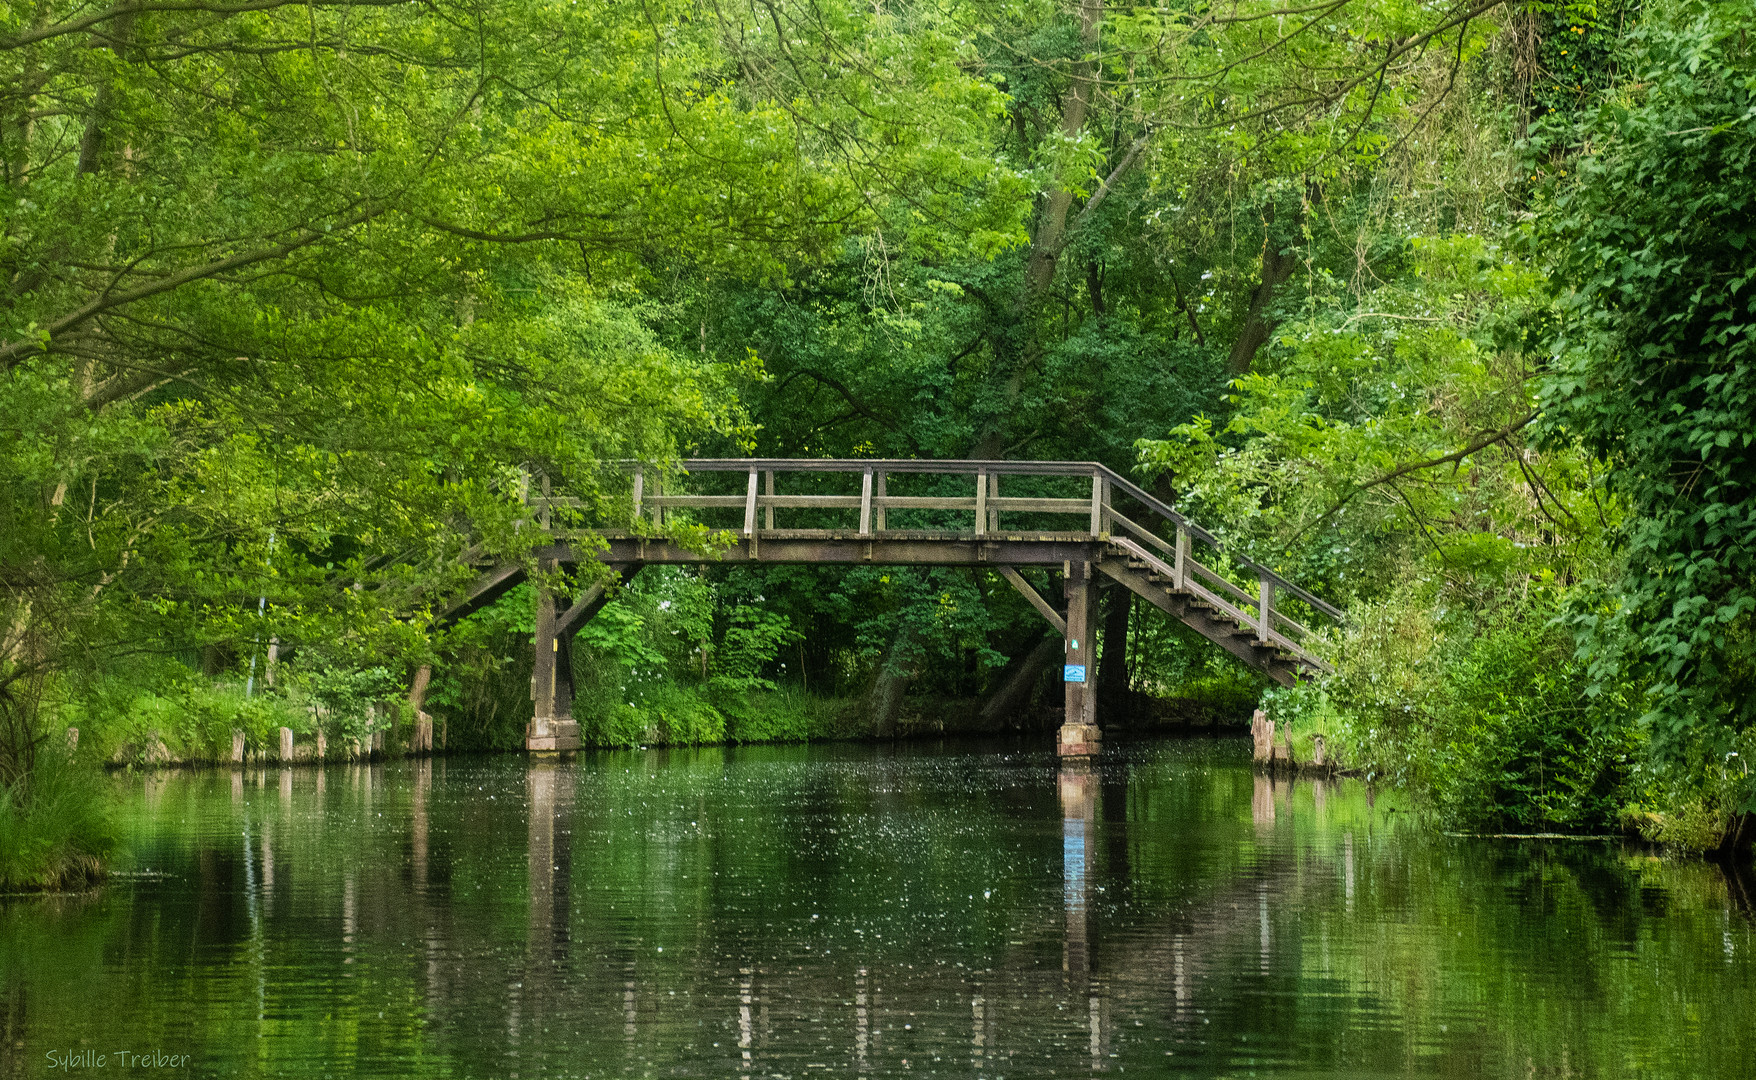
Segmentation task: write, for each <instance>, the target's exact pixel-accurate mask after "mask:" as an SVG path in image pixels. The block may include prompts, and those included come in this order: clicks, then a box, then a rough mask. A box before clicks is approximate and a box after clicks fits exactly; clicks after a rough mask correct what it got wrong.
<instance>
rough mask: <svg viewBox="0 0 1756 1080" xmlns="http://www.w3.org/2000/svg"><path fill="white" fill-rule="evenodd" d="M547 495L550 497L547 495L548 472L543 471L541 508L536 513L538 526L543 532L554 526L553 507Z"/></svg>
mask: <svg viewBox="0 0 1756 1080" xmlns="http://www.w3.org/2000/svg"><path fill="white" fill-rule="evenodd" d="M549 497H550V495H549V474H548V473H544V474H543V509H542V511H541V512H540V513H538V514H537V524H538V526H540V527H541V528H542V530H543V531H544V532H548V531H549V530H550V529H551V528H552V527H553V526H554V518H553V513H554V509H553V507H551V506H550V505H549Z"/></svg>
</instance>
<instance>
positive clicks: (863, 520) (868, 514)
mask: <svg viewBox="0 0 1756 1080" xmlns="http://www.w3.org/2000/svg"><path fill="white" fill-rule="evenodd" d="M860 535H861V536H871V535H872V470H871V469H867V470H866V471H865V472H864V473H862V474H860Z"/></svg>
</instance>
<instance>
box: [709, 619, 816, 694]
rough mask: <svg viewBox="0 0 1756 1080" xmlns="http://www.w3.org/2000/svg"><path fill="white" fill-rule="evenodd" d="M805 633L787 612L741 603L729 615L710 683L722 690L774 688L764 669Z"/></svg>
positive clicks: (742, 690)
mask: <svg viewBox="0 0 1756 1080" xmlns="http://www.w3.org/2000/svg"><path fill="white" fill-rule="evenodd" d="M803 636H804V635H803V634H800V633H799V632H798V631H797V630H794V629H793V625H792V621H791V620H789V619H788V618H787V617H786V616H785V615H777V614H774V613H773V612H769V611H764V610H763V609H762V608H759V607H753V606H751V605H748V604H739V605H738V606H737V607H734V608H733V609H732V610H731V611H730V612H729V613H728V614H727V615H726V630H725V636H724V637H723V638H722V640H721V643H720V647H719V649H718V650H716V652H715V654H714V659H713V669H714V673H713V676H712V678H711V679H709V681H708V685H709V686H711V687H712V688H713V689H714V690H716V691H719V692H721V693H734V694H736V693H748V692H749V691H751V690H773V689H774V682H773V681H772V680H770V679H765V678H763V677H762V671H763V669H764V668H765V667H767V666H768V665H771V664H773V663H774V660H775V657H777V656H778V655H780V651H781V649H782V648H783V647H785V646H787V645H790V644H792V643H794V642H796V641H798V640H799V639H800V638H802V637H803Z"/></svg>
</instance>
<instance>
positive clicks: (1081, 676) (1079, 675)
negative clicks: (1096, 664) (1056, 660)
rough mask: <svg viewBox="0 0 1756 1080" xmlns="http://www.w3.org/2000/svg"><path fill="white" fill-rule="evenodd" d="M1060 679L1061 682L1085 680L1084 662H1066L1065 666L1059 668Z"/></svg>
mask: <svg viewBox="0 0 1756 1080" xmlns="http://www.w3.org/2000/svg"><path fill="white" fill-rule="evenodd" d="M1061 681H1062V682H1084V681H1085V665H1084V664H1068V665H1067V666H1066V667H1064V668H1062V669H1061Z"/></svg>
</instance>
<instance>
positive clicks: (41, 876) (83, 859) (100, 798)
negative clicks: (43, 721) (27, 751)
mask: <svg viewBox="0 0 1756 1080" xmlns="http://www.w3.org/2000/svg"><path fill="white" fill-rule="evenodd" d="M115 844H116V831H115V827H114V823H113V822H112V820H111V818H110V812H109V807H108V802H107V800H106V798H105V791H104V783H103V776H102V775H101V774H100V773H99V771H98V770H97V768H96V767H95V766H93V765H90V764H88V763H86V762H84V761H81V760H76V759H74V757H73V756H72V755H70V754H67V753H64V752H57V751H55V750H49V749H45V750H44V751H42V752H39V753H38V755H37V758H36V763H35V767H34V768H33V769H32V770H31V771H30V774H29V775H28V776H27V777H25V778H23V779H20V780H18V781H16V782H14V783H12V784H6V785H0V891H8V892H12V891H18V890H38V889H48V890H57V889H77V888H86V887H89V886H91V885H95V884H97V883H98V882H99V881H101V880H103V877H104V860H105V859H106V858H107V857H108V856H109V854H110V852H111V851H112V850H114V848H115Z"/></svg>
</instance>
